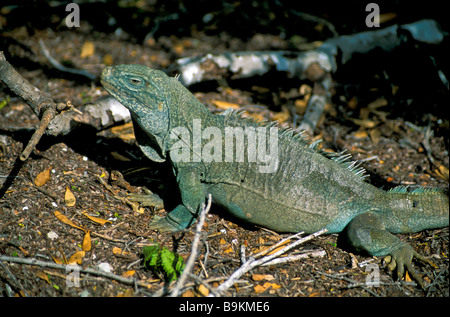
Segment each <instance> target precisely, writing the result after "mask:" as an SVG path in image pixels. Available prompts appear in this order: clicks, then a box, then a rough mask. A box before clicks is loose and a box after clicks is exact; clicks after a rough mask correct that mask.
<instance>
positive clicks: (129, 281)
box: [0, 255, 147, 287]
mask: <svg viewBox="0 0 450 317" xmlns="http://www.w3.org/2000/svg"><path fill="white" fill-rule="evenodd" d="M0 261H5V262H11V263H19V264H26V265H35V266H40V267H48V268H52V269H58V270H67V269H68V268H70V270H71V271H73V268H74V265H65V264H57V263H53V262H47V261H41V260H36V259H34V258H17V257H12V256H6V255H0ZM77 269H78V270H79V272H81V273H87V274H92V275H97V276H101V277H106V278H109V279H112V280H116V281H118V282H121V283H123V284H127V285H135V283H137V285H139V286H144V287H145V286H146V285H147V284H146V283H142V282H139V281H136V280H135V279H131V278H127V277H123V276H120V275H116V274H114V273H108V272H104V271H100V270H95V269H91V268H86V269H84V268H82V267H77Z"/></svg>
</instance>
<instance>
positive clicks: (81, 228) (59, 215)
mask: <svg viewBox="0 0 450 317" xmlns="http://www.w3.org/2000/svg"><path fill="white" fill-rule="evenodd" d="M55 216H56V218H58V220H59V221H61V222H63V223H65V224H66V225H69V226H72V227H74V228H77V229H80V230H83V231H84V232H86V229H84V228H83V227H81V226H79V225H76V224H74V223H73V222H72V221H70V220H69V218H67V217H66V216H64V215H63V214H62V213H60V212H59V211H55Z"/></svg>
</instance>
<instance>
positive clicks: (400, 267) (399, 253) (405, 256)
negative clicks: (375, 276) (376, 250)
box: [384, 244, 436, 288]
mask: <svg viewBox="0 0 450 317" xmlns="http://www.w3.org/2000/svg"><path fill="white" fill-rule="evenodd" d="M413 258H416V259H418V260H420V261H422V262H424V263H427V264H429V265H431V266H433V267H436V265H435V264H434V263H432V262H431V261H430V260H428V259H427V258H425V257H424V256H422V255H421V254H419V253H417V252H416V251H414V249H413V248H412V247H411V246H410V245H408V244H404V245H402V246H401V247H399V248H398V249H397V250H395V251H392V252H391V254H390V255H388V256H386V257H385V258H384V261H385V263H386V264H387V267H388V269H389V270H390V271H393V270H394V269H395V268H397V278H399V279H400V278H402V277H403V275H404V273H405V267H406V270H407V271H408V272H409V274H410V275H411V277H412V278H413V279H414V280H416V281H417V283H419V285H420V286H421V287H422V288H424V284H423V280H422V278H421V277H420V275H419V273H417V271H416V270H415V269H414V268H413V267H412V265H411V263H412V260H413Z"/></svg>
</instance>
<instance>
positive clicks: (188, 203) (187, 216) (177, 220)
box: [149, 168, 205, 232]
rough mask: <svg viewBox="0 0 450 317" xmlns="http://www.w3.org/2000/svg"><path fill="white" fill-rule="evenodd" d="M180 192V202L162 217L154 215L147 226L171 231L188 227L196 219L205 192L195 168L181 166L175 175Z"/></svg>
mask: <svg viewBox="0 0 450 317" xmlns="http://www.w3.org/2000/svg"><path fill="white" fill-rule="evenodd" d="M177 183H178V187H179V189H180V193H181V204H180V205H178V206H177V207H175V209H173V210H172V211H171V212H169V213H168V214H167V216H165V217H164V218H159V217H155V218H154V219H153V221H152V222H150V225H149V228H150V229H155V230H159V231H161V232H172V231H177V230H182V229H186V228H188V227H189V226H190V225H192V224H193V223H194V222H195V220H196V219H197V216H198V212H199V210H200V206H201V203H202V202H204V201H205V194H204V193H203V188H202V185H201V182H200V178H199V176H198V174H197V171H196V169H195V168H182V169H180V171H179V172H178V175H177Z"/></svg>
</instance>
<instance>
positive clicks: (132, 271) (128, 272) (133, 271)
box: [122, 270, 136, 277]
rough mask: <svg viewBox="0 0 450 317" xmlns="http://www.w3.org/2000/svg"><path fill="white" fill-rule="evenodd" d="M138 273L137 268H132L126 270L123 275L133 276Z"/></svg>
mask: <svg viewBox="0 0 450 317" xmlns="http://www.w3.org/2000/svg"><path fill="white" fill-rule="evenodd" d="M135 273H136V271H135V270H130V271H126V272H125V273H123V274H122V277H131V276H133V275H134V274H135Z"/></svg>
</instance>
